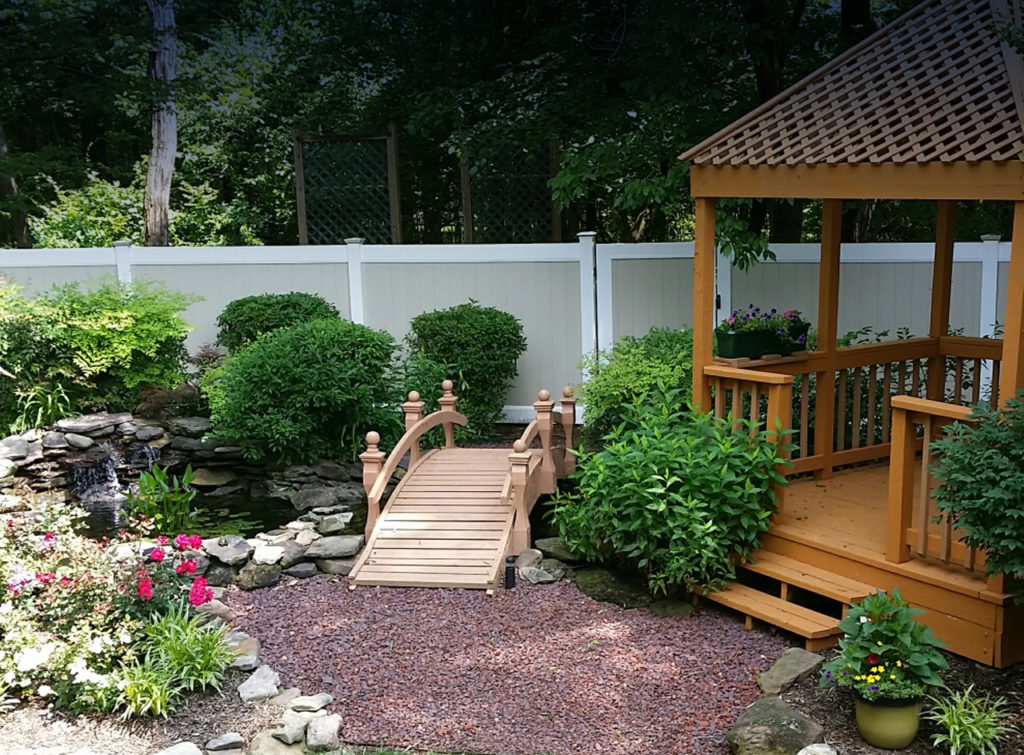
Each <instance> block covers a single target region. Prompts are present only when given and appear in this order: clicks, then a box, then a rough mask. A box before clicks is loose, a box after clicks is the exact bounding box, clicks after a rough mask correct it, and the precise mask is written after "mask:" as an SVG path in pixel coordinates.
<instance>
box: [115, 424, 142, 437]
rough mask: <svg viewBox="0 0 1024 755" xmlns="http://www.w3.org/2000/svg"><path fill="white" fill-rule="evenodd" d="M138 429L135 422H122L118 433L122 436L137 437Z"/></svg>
mask: <svg viewBox="0 0 1024 755" xmlns="http://www.w3.org/2000/svg"><path fill="white" fill-rule="evenodd" d="M138 429H139V428H138V426H137V425H136V424H135V423H134V422H122V423H121V424H120V425H118V426H117V431H118V432H119V433H121V435H135V431H136V430H138Z"/></svg>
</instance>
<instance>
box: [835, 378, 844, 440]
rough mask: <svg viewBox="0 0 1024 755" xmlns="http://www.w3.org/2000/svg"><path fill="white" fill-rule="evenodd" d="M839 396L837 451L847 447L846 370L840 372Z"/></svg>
mask: <svg viewBox="0 0 1024 755" xmlns="http://www.w3.org/2000/svg"><path fill="white" fill-rule="evenodd" d="M836 393H837V394H838V403H839V408H838V409H837V410H836V445H835V448H836V450H837V451H842V450H843V449H844V448H845V447H846V370H840V371H839V387H838V388H836Z"/></svg>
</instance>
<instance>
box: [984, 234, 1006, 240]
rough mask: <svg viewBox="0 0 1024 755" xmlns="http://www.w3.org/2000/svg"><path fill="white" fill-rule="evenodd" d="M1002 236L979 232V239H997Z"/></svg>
mask: <svg viewBox="0 0 1024 755" xmlns="http://www.w3.org/2000/svg"><path fill="white" fill-rule="evenodd" d="M1002 238H1003V237H1002V236H1000V235H999V234H998V233H983V234H981V240H982V241H999V240H1000V239H1002Z"/></svg>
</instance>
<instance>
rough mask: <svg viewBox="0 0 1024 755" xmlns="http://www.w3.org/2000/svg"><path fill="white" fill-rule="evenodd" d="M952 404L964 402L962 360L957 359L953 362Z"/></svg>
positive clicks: (960, 358) (961, 358)
mask: <svg viewBox="0 0 1024 755" xmlns="http://www.w3.org/2000/svg"><path fill="white" fill-rule="evenodd" d="M953 365H954V367H953V403H956V404H962V403H963V402H964V359H963V357H957V358H956V359H955V360H953Z"/></svg>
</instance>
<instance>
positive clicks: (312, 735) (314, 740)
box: [306, 713, 341, 752]
mask: <svg viewBox="0 0 1024 755" xmlns="http://www.w3.org/2000/svg"><path fill="white" fill-rule="evenodd" d="M340 733H341V716H339V715H338V714H337V713H332V714H331V715H329V716H322V717H320V718H313V719H310V722H309V723H308V724H307V725H306V748H307V749H309V750H311V751H313V752H316V751H318V750H321V751H322V750H336V749H338V746H339V745H340V744H341V740H340V736H339V735H340Z"/></svg>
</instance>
